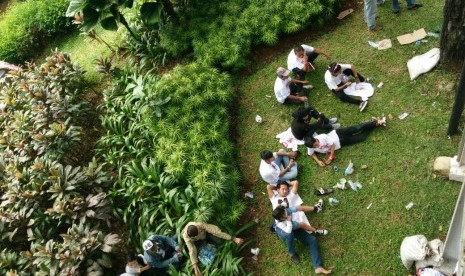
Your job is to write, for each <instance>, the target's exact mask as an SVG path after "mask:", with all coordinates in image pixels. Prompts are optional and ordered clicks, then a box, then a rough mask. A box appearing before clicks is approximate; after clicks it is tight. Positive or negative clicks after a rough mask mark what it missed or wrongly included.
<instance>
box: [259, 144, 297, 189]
mask: <svg viewBox="0 0 465 276" xmlns="http://www.w3.org/2000/svg"><path fill="white" fill-rule="evenodd" d="M260 157H261V159H262V160H261V162H260V168H259V171H260V175H261V176H262V178H263V180H264V181H265V182H266V183H268V184H270V185H273V186H276V184H278V182H279V181H287V180H291V179H293V178H296V177H297V173H298V170H297V163H296V162H295V159H296V158H297V152H296V151H291V152H286V151H285V150H284V149H280V150H279V151H278V152H271V151H269V150H264V151H262V152H261V153H260Z"/></svg>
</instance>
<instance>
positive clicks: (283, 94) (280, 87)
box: [274, 77, 291, 103]
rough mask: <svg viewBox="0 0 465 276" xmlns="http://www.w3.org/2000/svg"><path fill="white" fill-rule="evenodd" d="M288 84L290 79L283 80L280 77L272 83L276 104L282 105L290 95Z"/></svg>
mask: <svg viewBox="0 0 465 276" xmlns="http://www.w3.org/2000/svg"><path fill="white" fill-rule="evenodd" d="M290 82H291V78H290V77H289V78H287V79H285V80H283V79H281V78H280V77H277V78H276V81H275V82H274V95H275V96H276V99H277V100H278V102H280V103H284V101H285V100H286V98H287V97H288V96H289V95H290V94H291V88H290V87H289V84H290Z"/></svg>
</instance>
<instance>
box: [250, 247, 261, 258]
mask: <svg viewBox="0 0 465 276" xmlns="http://www.w3.org/2000/svg"><path fill="white" fill-rule="evenodd" d="M250 253H252V254H254V255H255V256H257V255H258V254H259V253H260V248H258V247H255V248H251V249H250Z"/></svg>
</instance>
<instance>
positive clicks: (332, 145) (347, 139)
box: [305, 117, 386, 167]
mask: <svg viewBox="0 0 465 276" xmlns="http://www.w3.org/2000/svg"><path fill="white" fill-rule="evenodd" d="M379 126H386V118H382V119H379V118H376V117H373V119H372V120H371V121H369V122H365V123H361V124H358V125H355V126H351V127H347V128H339V129H336V130H333V131H331V132H330V133H328V134H320V135H316V136H315V137H307V138H306V139H305V146H306V147H307V153H308V155H310V156H311V157H312V158H313V160H315V162H316V163H317V164H318V165H319V166H320V167H324V166H326V165H329V164H331V162H332V161H333V160H334V159H336V155H335V153H334V152H335V151H336V150H338V149H340V148H341V146H348V145H353V144H356V143H360V142H362V141H365V139H366V138H367V137H368V135H369V134H370V133H371V131H372V130H373V129H375V128H376V127H379ZM315 152H319V153H326V154H327V155H328V158H327V159H326V160H325V161H324V162H323V161H321V160H320V159H318V156H316V154H315Z"/></svg>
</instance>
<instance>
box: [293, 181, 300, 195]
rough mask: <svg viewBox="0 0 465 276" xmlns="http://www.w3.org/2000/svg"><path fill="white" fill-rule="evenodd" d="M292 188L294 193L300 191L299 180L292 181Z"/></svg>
mask: <svg viewBox="0 0 465 276" xmlns="http://www.w3.org/2000/svg"><path fill="white" fill-rule="evenodd" d="M292 182H293V183H292V190H291V192H292V193H294V194H297V192H298V191H299V181H292Z"/></svg>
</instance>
